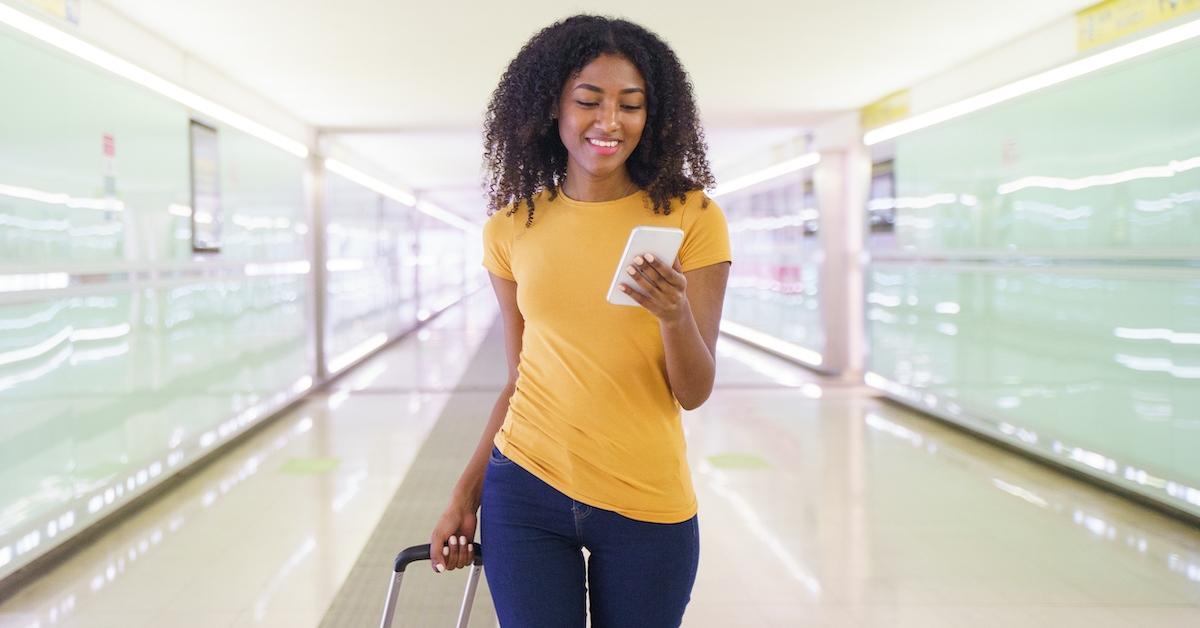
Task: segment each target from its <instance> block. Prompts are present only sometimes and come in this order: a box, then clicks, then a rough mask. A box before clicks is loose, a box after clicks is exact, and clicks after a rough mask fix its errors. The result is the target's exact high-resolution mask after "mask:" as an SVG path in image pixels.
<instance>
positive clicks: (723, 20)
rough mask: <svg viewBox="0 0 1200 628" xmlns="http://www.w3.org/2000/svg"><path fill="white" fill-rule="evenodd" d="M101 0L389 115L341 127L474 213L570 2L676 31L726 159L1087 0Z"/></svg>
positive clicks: (349, 115)
mask: <svg viewBox="0 0 1200 628" xmlns="http://www.w3.org/2000/svg"><path fill="white" fill-rule="evenodd" d="M103 1H104V3H105V4H108V5H109V6H111V7H113V8H114V9H116V10H117V11H119V12H121V13H123V14H125V15H126V16H127V17H129V18H130V19H131V20H133V21H135V22H138V23H140V24H142V25H143V26H145V27H146V28H147V29H149V30H151V31H153V32H155V33H158V34H159V35H160V36H162V37H164V38H166V39H167V40H169V41H171V42H173V43H174V44H175V45H177V46H179V47H180V48H182V49H184V50H186V51H188V52H189V53H191V54H192V55H193V56H195V57H197V58H199V59H201V60H203V61H205V62H206V63H208V64H209V65H211V66H213V67H215V68H216V69H218V70H220V71H221V72H223V73H224V74H225V75H226V76H228V77H229V78H231V79H233V80H235V81H237V82H239V83H242V84H243V85H245V86H247V87H249V88H250V89H252V90H254V91H256V92H258V93H259V94H262V95H263V96H265V97H266V98H268V99H270V100H272V101H274V102H276V103H278V104H279V105H280V106H282V107H283V108H284V109H286V110H288V111H290V112H292V113H293V114H295V115H296V116H297V117H298V118H300V119H302V120H304V121H305V122H307V123H309V124H312V125H314V126H318V127H333V128H367V129H389V130H391V132H389V133H385V134H377V135H367V134H354V135H350V136H346V137H345V138H344V139H342V140H339V143H343V144H345V145H346V146H347V147H348V148H350V149H352V150H354V151H355V152H358V153H360V154H362V155H363V156H364V157H367V158H370V159H372V160H373V161H375V162H376V163H378V164H379V165H380V166H382V167H384V168H385V169H387V170H388V171H390V172H393V173H395V174H396V176H397V179H398V181H399V182H401V183H404V184H406V185H408V186H410V187H414V188H418V189H422V190H426V191H427V192H428V193H429V194H430V195H432V196H433V197H434V198H435V199H436V200H440V201H442V202H444V203H446V204H449V205H451V207H450V208H451V209H455V210H457V211H460V212H463V213H469V214H473V215H478V211H479V210H478V207H479V203H480V201H479V198H480V197H479V194H478V192H477V190H478V182H479V167H480V140H479V123H480V120H481V119H482V115H483V111H484V108H485V106H486V103H487V99H488V97H489V95H490V94H491V91H492V89H493V88H494V87H495V84H496V81H497V80H498V78H499V76H500V74H501V72H503V70H504V68H505V66H506V65H507V63H508V62H509V60H510V59H511V58H512V56H513V55H514V54H515V53H516V51H517V50H518V49H519V48H520V46H521V44H522V43H524V42H525V41H526V40H527V39H528V38H529V36H530V35H532V34H533V33H534V32H535V31H536V30H537V29H539V28H541V27H542V26H545V25H547V24H549V23H551V22H552V21H554V20H556V19H559V18H562V17H565V16H567V15H570V14H573V13H578V12H594V13H596V12H598V13H603V14H606V15H616V16H621V17H626V18H628V19H631V20H633V21H635V22H638V23H640V24H642V25H644V26H646V27H647V28H650V29H651V30H653V31H655V32H657V33H658V34H659V35H660V36H662V37H663V38H664V39H665V40H666V41H667V42H668V43H669V44H670V45H671V46H672V47H673V48H674V49H675V51H676V53H677V54H678V55H679V56H680V58H681V60H682V61H683V63H684V66H685V67H686V68H687V69H688V71H689V73H690V74H691V77H692V81H693V83H694V84H695V89H696V96H697V99H698V101H699V105H700V109H701V113H702V116H703V118H704V121H705V126H706V130H707V132H708V136H709V139H710V142H709V144H710V150H711V158H712V161H713V163H714V167H715V168H716V169H717V173H718V175H719V174H720V165H721V164H722V163H729V162H732V161H735V160H736V159H738V158H739V157H741V156H744V154H745V153H747V152H749V151H752V150H754V149H755V148H756V147H762V146H766V145H770V144H773V143H775V142H778V141H781V140H785V139H788V138H789V137H790V136H794V135H795V134H797V133H798V132H800V130H801V129H803V128H804V127H805V126H807V125H811V124H812V123H813V122H814V121H816V120H819V119H821V118H822V117H825V116H827V115H829V114H830V113H831V112H836V111H840V110H846V109H852V108H857V107H860V106H862V105H863V104H866V103H868V102H871V101H873V100H875V99H876V98H878V97H879V96H881V95H884V94H887V93H889V92H892V91H895V90H897V89H900V88H903V87H908V86H911V85H912V84H914V83H916V82H918V81H920V80H922V79H925V78H927V77H929V76H931V75H934V74H937V73H938V72H941V71H944V70H946V69H948V68H950V67H953V66H955V65H957V64H959V63H961V62H963V61H965V60H966V59H969V58H970V57H973V56H975V55H978V54H980V53H982V52H984V51H986V50H989V49H991V48H994V47H996V46H998V45H1000V44H1002V43H1004V42H1006V41H1008V40H1011V39H1014V38H1016V37H1018V36H1020V35H1022V34H1024V33H1027V32H1029V31H1032V30H1034V29H1036V28H1038V27H1040V26H1043V25H1045V24H1048V23H1050V22H1052V21H1054V20H1056V19H1058V18H1061V17H1063V16H1066V15H1069V14H1071V13H1072V12H1074V11H1076V10H1079V9H1081V8H1084V7H1086V6H1089V5H1091V4H1094V2H1095V0H1005V1H1004V2H979V1H975V2H962V1H961V0H845V1H841V2H830V1H829V0H777V1H771V0H741V1H739V2H737V3H735V4H729V3H698V2H695V1H681V0H658V1H657V2H647V1H645V0H610V1H609V2H607V3H604V4H603V5H596V4H594V3H588V4H583V3H577V2H570V1H568V2H563V1H562V0H519V1H517V2H495V1H484V0H440V1H437V2H402V1H393V0H340V1H338V2H330V1H328V0H254V1H252V2H247V1H246V0H205V1H204V2H195V1H194V0H103ZM731 6H732V7H736V10H733V9H731ZM439 194H440V195H441V196H439ZM452 197H453V198H454V201H453V202H451V201H450V199H451V198H452Z"/></svg>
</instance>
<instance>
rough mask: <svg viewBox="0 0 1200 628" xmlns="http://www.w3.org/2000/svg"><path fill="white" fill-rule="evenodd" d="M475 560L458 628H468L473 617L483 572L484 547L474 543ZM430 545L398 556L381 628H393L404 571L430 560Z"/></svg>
mask: <svg viewBox="0 0 1200 628" xmlns="http://www.w3.org/2000/svg"><path fill="white" fill-rule="evenodd" d="M471 545H472V547H474V549H475V558H474V559H473V560H472V561H471V573H470V574H469V575H468V581H467V590H466V593H465V594H463V601H462V606H461V607H459V609H458V624H457V626H458V628H466V626H467V621H468V620H469V619H470V617H471V605H472V604H473V603H474V602H475V589H476V588H477V587H478V586H479V574H480V573H481V572H482V571H483V546H482V545H480V544H479V543H472V544H471ZM429 550H430V546H429V544H428V543H427V544H425V545H414V546H412V547H410V548H407V549H405V550H404V551H402V552H400V553H399V554H397V555H396V560H395V562H394V563H393V568H392V581H391V584H390V585H388V593H387V600H386V601H385V602H384V605H383V617H382V618H381V619H380V620H379V628H391V626H392V620H393V619H395V615H396V598H397V597H398V596H399V595H400V583H401V582H402V581H403V580H404V570H405V568H407V567H408V566H409V565H411V564H412V563H415V562H418V561H422V560H429Z"/></svg>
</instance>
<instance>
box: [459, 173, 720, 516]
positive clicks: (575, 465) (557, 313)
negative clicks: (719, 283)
mask: <svg viewBox="0 0 1200 628" xmlns="http://www.w3.org/2000/svg"><path fill="white" fill-rule="evenodd" d="M703 197H704V196H703V193H702V192H700V191H694V192H690V193H688V195H687V200H686V202H684V203H682V204H680V203H678V201H675V202H673V205H672V210H671V214H670V215H662V214H655V213H654V212H653V210H652V209H651V205H650V201H649V198H648V197H647V196H646V195H645V194H644V193H643V192H637V193H635V194H633V195H630V196H627V197H625V198H622V199H618V200H615V201H607V202H598V203H585V202H580V201H575V200H572V199H569V198H567V197H566V195H564V194H561V193H560V194H559V195H558V196H557V198H555V199H554V200H553V201H550V200H548V198H549V196H548V194H546V193H544V192H543V193H542V194H540V195H538V196H537V197H535V198H534V203H535V209H534V218H533V226H532V227H530V228H526V227H525V221H526V218H527V217H528V208H527V206H525V205H524V204H521V207H520V209H519V210H518V211H517V212H516V213H515V214H513V215H512V216H506V215H505V214H506V210H502V211H498V212H496V213H495V214H493V215H492V216H491V218H490V219H489V220H488V221H487V223H486V225H485V226H484V229H483V241H484V261H483V266H484V267H485V268H487V269H488V270H489V271H491V272H492V273H493V274H495V275H496V276H497V277H502V278H504V279H509V280H512V281H515V282H516V283H517V305H518V307H519V308H520V310H521V314H522V315H523V316H524V318H525V332H524V335H523V336H522V341H521V356H520V364H519V366H518V369H517V381H516V391H515V392H514V393H513V395H512V397H511V398H510V399H509V403H508V414H507V415H506V416H505V418H504V424H503V425H502V426H501V427H500V431H499V432H498V433H497V434H496V439H495V444H496V446H497V447H498V448H499V449H500V451H501V452H502V453H503V454H504V455H505V456H508V457H509V458H511V459H512V460H513V461H514V462H516V463H517V464H519V465H521V466H522V467H523V468H525V469H526V470H528V471H529V472H530V473H533V474H534V475H535V476H537V477H538V478H540V479H541V480H543V481H544V482H546V483H547V484H549V485H550V486H553V487H554V488H556V489H558V490H559V491H560V492H562V493H563V494H565V495H567V496H568V497H570V498H572V499H574V500H576V501H579V502H581V503H584V504H588V505H590V506H595V507H598V508H603V509H605V510H612V511H615V512H618V513H620V514H622V515H624V516H626V517H629V518H631V519H637V520H640V521H648V522H653V523H678V522H681V521H686V520H688V519H690V518H691V517H692V516H694V515H695V514H696V495H695V492H694V491H693V489H692V479H691V473H690V471H689V469H688V464H687V445H686V443H685V442H684V437H683V426H682V424H681V421H680V413H679V411H680V406H679V403H678V402H677V401H676V400H675V397H674V396H673V395H672V394H671V389H670V386H669V384H668V382H667V363H666V353H665V350H664V348H663V340H662V333H661V332H660V330H659V323H658V319H657V318H655V316H654V315H653V314H651V313H650V312H649V311H647V310H646V309H645V308H642V307H640V306H637V307H632V306H622V305H613V304H611V303H609V302H608V301H607V299H606V295H607V294H608V287H609V284H610V282H611V281H612V276H613V271H614V270H615V269H616V265H617V263H618V262H619V261H620V257H621V253H622V251H624V249H625V242H626V241H627V240H628V239H629V232H630V231H631V230H632V229H633V228H634V227H636V226H639V225H648V226H655V227H677V228H680V229H683V231H684V237H683V244H682V245H681V247H680V250H679V260H680V264H681V266H682V268H683V270H684V271H690V270H695V269H697V268H701V267H703V266H708V265H710V264H717V263H720V262H726V261H731V255H730V250H729V231H728V228H727V226H726V223H725V216H724V214H723V213H722V211H721V209H720V207H718V206H717V204H716V203H715V202H712V201H711V200H710V201H709V202H708V206H707V207H704V208H701V206H700V205H701V201H702V199H703ZM632 282H633V279H632V278H629V281H628V282H626V283H632Z"/></svg>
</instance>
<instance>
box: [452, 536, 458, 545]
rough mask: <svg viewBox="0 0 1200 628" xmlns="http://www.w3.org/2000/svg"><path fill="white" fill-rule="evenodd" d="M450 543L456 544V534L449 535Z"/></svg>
mask: <svg viewBox="0 0 1200 628" xmlns="http://www.w3.org/2000/svg"><path fill="white" fill-rule="evenodd" d="M450 544H451V545H458V537H456V536H452V537H450Z"/></svg>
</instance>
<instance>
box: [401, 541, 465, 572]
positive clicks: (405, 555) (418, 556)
mask: <svg viewBox="0 0 1200 628" xmlns="http://www.w3.org/2000/svg"><path fill="white" fill-rule="evenodd" d="M471 545H472V546H474V549H475V559H474V561H473V565H472V566H474V565H479V566H481V567H482V566H483V546H482V545H480V544H478V543H472V544H471ZM421 560H429V544H428V543H426V544H425V545H414V546H412V547H410V548H408V549H406V550H404V551H403V552H400V553H399V554H396V562H395V567H394V569H393V571H394V572H395V573H404V568H405V567H408V566H409V565H411V564H413V563H415V562H417V561H421Z"/></svg>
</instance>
